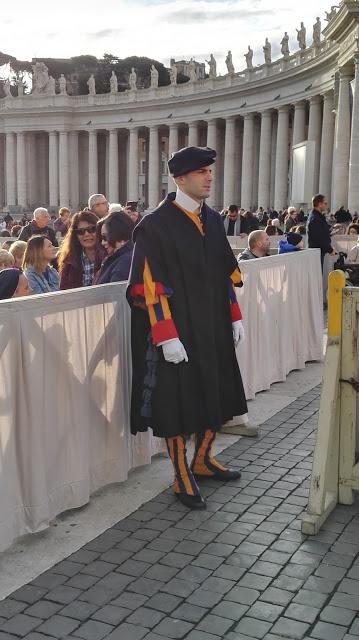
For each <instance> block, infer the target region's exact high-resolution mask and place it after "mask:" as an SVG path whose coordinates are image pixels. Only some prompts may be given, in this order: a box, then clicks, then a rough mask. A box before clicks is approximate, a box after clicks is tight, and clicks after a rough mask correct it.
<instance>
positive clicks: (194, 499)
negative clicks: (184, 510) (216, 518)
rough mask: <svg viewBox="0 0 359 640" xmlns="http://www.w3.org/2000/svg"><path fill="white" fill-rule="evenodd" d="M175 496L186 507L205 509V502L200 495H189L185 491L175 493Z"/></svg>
mask: <svg viewBox="0 0 359 640" xmlns="http://www.w3.org/2000/svg"><path fill="white" fill-rule="evenodd" d="M176 496H177V498H178V500H179V501H180V502H182V504H184V506H185V507H188V509H193V510H194V509H197V510H198V509H207V505H206V502H205V500H203V498H202V496H189V495H187V493H176Z"/></svg>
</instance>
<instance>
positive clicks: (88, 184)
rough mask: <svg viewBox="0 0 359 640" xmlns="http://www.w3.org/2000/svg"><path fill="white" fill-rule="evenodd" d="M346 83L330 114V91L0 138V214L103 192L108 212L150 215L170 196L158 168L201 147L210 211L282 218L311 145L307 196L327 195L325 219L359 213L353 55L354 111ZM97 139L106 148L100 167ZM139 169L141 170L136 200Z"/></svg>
mask: <svg viewBox="0 0 359 640" xmlns="http://www.w3.org/2000/svg"><path fill="white" fill-rule="evenodd" d="M352 80H353V66H352V65H350V66H348V67H344V68H341V69H340V70H339V92H338V100H337V104H335V102H334V91H333V90H330V91H328V92H326V93H324V94H323V95H312V96H310V97H308V98H307V99H305V100H304V99H301V100H299V101H297V102H295V103H293V102H292V103H288V104H281V105H278V107H272V108H267V109H264V110H261V111H259V110H256V111H253V112H249V113H245V114H244V115H242V114H238V115H237V114H235V113H231V114H230V115H228V117H218V118H216V117H211V118H208V119H206V120H192V121H190V122H189V123H185V122H183V121H181V122H171V123H170V124H166V125H164V124H161V123H154V124H150V125H146V126H141V125H131V126H128V127H126V128H124V127H120V128H116V127H113V126H112V127H110V128H106V129H104V128H102V127H99V128H96V127H95V126H93V128H90V129H89V130H87V131H81V132H79V131H76V130H58V131H55V130H52V129H50V130H48V131H42V132H33V131H23V130H21V131H8V132H7V133H5V134H3V135H1V136H0V176H1V172H3V180H0V183H3V186H2V187H1V186H0V205H1V204H2V205H4V206H6V207H11V206H16V205H17V206H19V207H21V208H24V209H26V208H28V207H29V206H31V205H33V204H39V202H37V201H36V200H41V201H42V204H44V205H48V206H50V207H58V206H69V205H70V206H72V207H73V208H77V207H78V206H79V204H84V202H83V200H85V201H86V199H87V196H88V194H91V193H96V192H97V191H98V190H99V188H100V184H101V187H102V189H106V195H107V196H108V198H109V200H110V201H112V202H115V201H118V200H119V199H120V198H122V200H124V199H128V200H137V199H138V198H139V197H140V195H143V196H144V200H145V203H146V205H147V206H148V207H149V208H150V209H152V208H154V207H155V206H156V205H157V204H158V202H159V201H160V199H161V197H162V196H163V191H164V190H165V191H166V190H167V189H168V190H171V189H173V186H174V185H173V181H172V179H171V178H170V177H169V176H167V175H166V174H165V173H164V172H163V171H162V170H161V159H163V157H164V156H165V158H167V157H168V155H170V154H171V153H172V152H173V151H175V150H176V149H178V148H179V147H180V146H184V145H187V144H188V145H198V144H201V145H207V146H209V147H212V148H215V149H217V151H218V152H219V160H218V163H217V164H216V165H215V166H214V168H213V173H214V180H213V189H212V194H211V199H210V204H212V206H215V207H217V208H221V207H222V206H224V205H228V204H231V203H233V202H236V203H237V204H239V205H241V206H242V207H244V208H246V209H250V208H252V209H253V208H256V207H258V206H262V207H264V208H267V207H270V206H271V207H274V208H275V209H277V210H280V209H282V208H284V207H286V206H288V204H289V203H290V202H291V159H292V148H293V146H295V145H297V144H299V143H302V142H304V141H306V140H308V141H311V142H312V143H314V160H313V165H314V171H313V193H315V192H321V193H324V194H325V195H326V196H327V197H328V200H329V202H330V203H331V208H332V209H336V208H338V207H339V206H341V205H344V206H345V207H349V208H350V209H351V210H352V211H355V210H359V180H358V176H359V54H358V55H357V56H356V57H355V61H354V82H353V85H354V91H353V95H354V99H353V103H352V105H351V101H350V86H349V83H350V82H351V81H352ZM99 134H101V145H102V146H103V145H104V147H103V154H104V159H103V160H102V161H101V160H100V154H99V140H100V139H99ZM39 136H40V138H41V144H40V143H39V139H38V138H39ZM220 150H221V152H220ZM141 160H144V162H145V165H146V170H145V176H144V183H145V189H144V193H143V194H140V182H139V176H140V173H141V172H142V169H141ZM142 166H144V165H142ZM121 180H122V182H121ZM38 181H41V182H42V188H40V189H39V188H37V187H38V185H37V184H36V183H37V182H38ZM80 185H82V186H80ZM121 185H122V186H121ZM36 194H37V198H36ZM85 196H86V197H85ZM308 204H309V203H308Z"/></svg>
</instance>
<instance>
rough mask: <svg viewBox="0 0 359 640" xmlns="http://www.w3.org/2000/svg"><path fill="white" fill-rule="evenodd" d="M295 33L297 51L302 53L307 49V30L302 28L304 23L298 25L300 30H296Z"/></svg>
mask: <svg viewBox="0 0 359 640" xmlns="http://www.w3.org/2000/svg"><path fill="white" fill-rule="evenodd" d="M296 32H297V40H298V44H299V49H300V50H301V51H304V49H306V48H307V43H306V37H307V30H306V28H305V26H304V22H301V23H300V29H296Z"/></svg>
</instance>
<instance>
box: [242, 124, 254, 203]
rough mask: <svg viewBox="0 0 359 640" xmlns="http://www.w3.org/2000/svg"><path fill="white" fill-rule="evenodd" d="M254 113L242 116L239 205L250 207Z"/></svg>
mask: <svg viewBox="0 0 359 640" xmlns="http://www.w3.org/2000/svg"><path fill="white" fill-rule="evenodd" d="M253 145H254V114H253V113H247V115H245V116H244V127H243V154H242V198H241V207H243V208H244V209H250V208H251V206H252V193H253V158H254V153H253V151H254V149H253Z"/></svg>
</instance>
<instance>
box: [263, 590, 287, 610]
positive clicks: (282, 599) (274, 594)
mask: <svg viewBox="0 0 359 640" xmlns="http://www.w3.org/2000/svg"><path fill="white" fill-rule="evenodd" d="M293 595H294V594H293V593H291V592H290V591H285V590H284V589H277V588H276V587H268V589H266V590H265V591H264V593H262V595H261V597H260V599H261V600H264V601H265V602H269V603H271V604H278V605H283V606H286V605H288V604H289V602H290V601H291V600H292V598H293Z"/></svg>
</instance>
